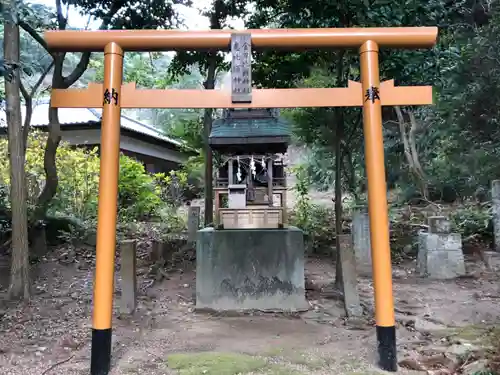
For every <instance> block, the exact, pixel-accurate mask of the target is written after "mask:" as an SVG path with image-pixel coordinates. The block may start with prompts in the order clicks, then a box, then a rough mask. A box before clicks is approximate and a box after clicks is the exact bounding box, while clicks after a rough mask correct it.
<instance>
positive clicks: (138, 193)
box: [118, 155, 161, 219]
mask: <svg viewBox="0 0 500 375" xmlns="http://www.w3.org/2000/svg"><path fill="white" fill-rule="evenodd" d="M118 204H119V207H120V209H119V213H120V216H121V217H123V218H130V219H135V218H142V217H147V216H151V215H152V214H153V213H154V211H155V209H156V208H157V207H158V206H159V205H160V204H161V199H160V189H159V187H158V186H157V185H156V184H155V180H154V178H153V176H151V175H149V174H147V173H146V170H145V169H144V165H142V164H141V163H140V162H138V161H137V160H134V159H132V158H129V157H127V156H125V155H121V156H120V176H119V182H118Z"/></svg>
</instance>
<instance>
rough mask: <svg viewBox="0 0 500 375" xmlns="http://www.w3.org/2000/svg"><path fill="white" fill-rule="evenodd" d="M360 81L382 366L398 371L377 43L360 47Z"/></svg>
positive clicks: (388, 369)
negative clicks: (362, 96)
mask: <svg viewBox="0 0 500 375" xmlns="http://www.w3.org/2000/svg"><path fill="white" fill-rule="evenodd" d="M360 57H361V84H362V87H363V95H364V98H363V100H364V102H363V128H364V135H365V162H366V174H367V178H368V210H369V215H370V240H371V248H372V267H373V289H374V290H375V321H376V325H377V327H376V329H377V345H378V353H379V365H380V367H381V368H382V369H383V370H386V371H392V372H395V371H397V357H396V327H395V320H394V300H393V295H392V271H391V250H390V246H389V220H388V215H387V185H386V181H385V167H384V166H385V163H384V139H383V134H382V105H381V102H380V76H379V62H378V45H377V43H375V42H373V41H367V42H365V43H364V44H363V45H362V46H361V48H360Z"/></svg>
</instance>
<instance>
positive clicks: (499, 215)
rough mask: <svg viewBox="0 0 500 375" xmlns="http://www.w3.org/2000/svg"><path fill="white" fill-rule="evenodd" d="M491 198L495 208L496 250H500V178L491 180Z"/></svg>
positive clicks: (494, 230) (494, 231)
mask: <svg viewBox="0 0 500 375" xmlns="http://www.w3.org/2000/svg"><path fill="white" fill-rule="evenodd" d="M491 200H492V208H493V233H494V237H495V251H497V252H500V180H494V181H492V182H491Z"/></svg>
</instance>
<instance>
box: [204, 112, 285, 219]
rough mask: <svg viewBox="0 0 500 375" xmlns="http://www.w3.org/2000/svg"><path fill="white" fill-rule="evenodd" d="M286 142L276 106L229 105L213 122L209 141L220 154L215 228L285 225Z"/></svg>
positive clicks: (283, 123)
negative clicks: (248, 107)
mask: <svg viewBox="0 0 500 375" xmlns="http://www.w3.org/2000/svg"><path fill="white" fill-rule="evenodd" d="M289 142H290V126H289V123H288V122H287V121H286V120H285V119H283V118H281V117H280V116H279V111H278V110H276V109H229V110H224V112H223V115H222V118H220V119H217V120H215V121H214V123H213V125H212V131H211V134H210V138H209V143H210V146H211V147H212V149H213V150H216V151H218V152H219V153H220V154H221V155H222V164H221V166H220V167H219V168H218V170H217V176H216V179H215V185H214V186H215V188H214V190H215V194H214V196H215V226H216V228H219V229H223V228H225V229H234V228H239V229H243V228H283V227H284V226H286V224H287V216H286V173H285V165H284V163H283V154H284V153H285V152H286V150H287V148H288V144H289Z"/></svg>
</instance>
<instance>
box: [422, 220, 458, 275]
mask: <svg viewBox="0 0 500 375" xmlns="http://www.w3.org/2000/svg"><path fill="white" fill-rule="evenodd" d="M427 220H428V225H429V231H428V232H420V233H419V236H418V237H419V238H418V257H417V273H418V274H419V275H420V276H424V277H429V278H433V279H442V280H445V279H453V278H455V277H458V276H462V275H465V262H464V255H463V252H462V237H461V236H460V233H451V223H450V221H449V220H448V219H447V218H446V217H444V216H431V217H429V218H428V219H427Z"/></svg>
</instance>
